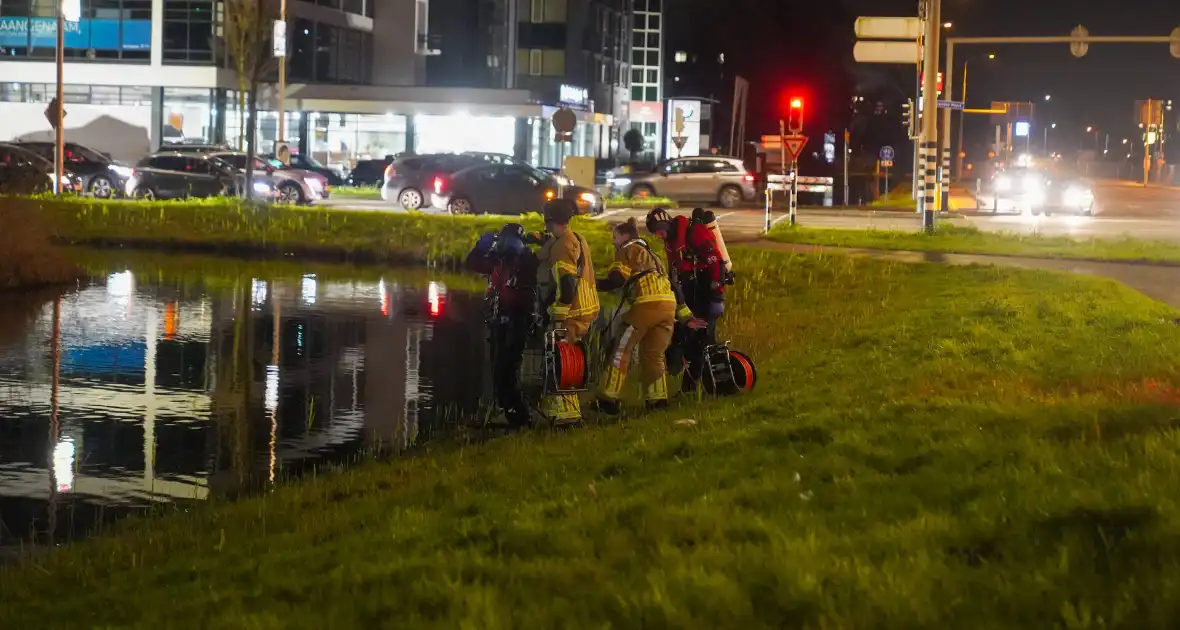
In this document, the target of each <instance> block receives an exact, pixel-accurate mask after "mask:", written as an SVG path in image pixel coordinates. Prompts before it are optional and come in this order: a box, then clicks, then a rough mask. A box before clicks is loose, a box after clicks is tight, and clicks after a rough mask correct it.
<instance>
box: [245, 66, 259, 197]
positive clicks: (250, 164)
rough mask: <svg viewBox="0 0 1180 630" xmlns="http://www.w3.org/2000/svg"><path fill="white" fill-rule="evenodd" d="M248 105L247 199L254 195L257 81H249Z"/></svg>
mask: <svg viewBox="0 0 1180 630" xmlns="http://www.w3.org/2000/svg"><path fill="white" fill-rule="evenodd" d="M249 98H250V101H249V102H250V105H249V111H248V112H247V114H246V115H247V118H246V192H245V197H246V198H247V199H249V198H251V197H253V196H254V155H255V151H256V147H255V146H254V142H255V139H256V138H257V137H258V82H256V81H255V82H251V83H250V95H249Z"/></svg>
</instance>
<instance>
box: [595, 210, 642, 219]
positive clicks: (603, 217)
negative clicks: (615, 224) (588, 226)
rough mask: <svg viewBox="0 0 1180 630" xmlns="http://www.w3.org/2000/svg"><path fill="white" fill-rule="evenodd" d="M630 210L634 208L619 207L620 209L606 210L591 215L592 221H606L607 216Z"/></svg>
mask: <svg viewBox="0 0 1180 630" xmlns="http://www.w3.org/2000/svg"><path fill="white" fill-rule="evenodd" d="M628 210H634V208H619V209H618V210H607V211H606V212H603V213H602V214H600V215H597V216H593V217H590V220H591V221H604V220H606V218H607V217H613V216H615V215H616V214H621V213H623V212H627V211H628Z"/></svg>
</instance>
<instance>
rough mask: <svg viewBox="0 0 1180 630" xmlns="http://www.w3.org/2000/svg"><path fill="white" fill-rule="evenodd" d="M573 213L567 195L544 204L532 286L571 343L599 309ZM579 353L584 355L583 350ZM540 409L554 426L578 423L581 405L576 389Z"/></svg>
mask: <svg viewBox="0 0 1180 630" xmlns="http://www.w3.org/2000/svg"><path fill="white" fill-rule="evenodd" d="M577 213H578V208H577V206H576V205H574V202H572V201H570V200H568V199H555V200H552V201H550V202H548V203H546V204H545V209H544V215H545V230H546V233H547V234H546V236H545V237H541V238H540V239H538V240H540V242H541V243H540V244H541V249H540V251H539V252H538V255H537V258H538V265H539V266H538V268H537V285H538V289H537V290H538V293H539V295H540V296H541V300H542V306H543V307H545V311H546V313H547V315H548V319H549V323H550V325H552V326H553V327H554V328H558V329H563V330H564V331H565V333H564V341H565V342H566V343H569V344H575V345H576V344H580V343H581V341H582V340H583V339H584V338H585V337H586V334H587V333H588V332H589V331H590V325H591V324H592V323H594V320H595V319H597V317H598V311H599V304H598V291H597V290H596V288H595V283H594V262H593V260H592V259H591V256H590V245H589V244H588V243H587V242H586V239H585V238H583V237H582V236H581V235H579V234H578V233H576V232H574V231H573V230H572V229H570V220H571V219H573V217H574V216H575V215H576V214H577ZM581 354H582V356H584V350H582V351H581ZM542 407H543V409H544V412H545V414H546V415H547V416H548V417H549V418H550V419H551V420H552V421H553V423H554V425H555V426H557V427H558V428H572V427H576V426H580V424H581V421H582V408H581V404H580V403H579V402H578V395H577V393H576V392H574V393H565V392H560V391H558V392H552V393H551V394H550V395H548V396H546V399H545V400H544V401H543V402H542Z"/></svg>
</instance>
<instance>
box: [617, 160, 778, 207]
mask: <svg viewBox="0 0 1180 630" xmlns="http://www.w3.org/2000/svg"><path fill="white" fill-rule="evenodd" d="M607 183H608V185H609V186H610V189H611V192H612V194H620V195H623V196H625V197H656V196H659V197H667V198H669V199H672V200H674V201H715V202H717V204H718V205H720V206H721V207H722V208H733V207H735V206H737V205H738V204H740V203H741V202H742V201H751V200H753V199H755V197H756V196H757V192H756V191H755V190H754V176H753V175H752V174H750V172H749V171H747V170H746V165H745V164H744V163H743V162H742V161H741V160H739V159H737V158H730V157H718V156H708V157H687V158H676V159H674V160H668V161H667V162H664V163H662V164H660V165H659V166H658V167H657V168H656V170H655V171H654V172H651V173H631V174H627V175H618V176H615V177H613V178H611V179H610V180H609V181H608V182H607Z"/></svg>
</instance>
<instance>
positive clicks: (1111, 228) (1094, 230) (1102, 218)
mask: <svg viewBox="0 0 1180 630" xmlns="http://www.w3.org/2000/svg"><path fill="white" fill-rule="evenodd" d="M1094 194H1095V199H1096V204H1097V209H1098V213H1097V215H1096V216H1093V217H1082V216H1051V217H1029V216H1014V215H999V216H992V215H990V214H987V213H979V212H976V211H975V210H974V199H973V198H972V197H971V196H970V195H960V194H956V195H954V196H953V197H952V200H951V205H952V208H954V209H955V210H954V211H953V212H952V213H951V214H950V215H948V216H947V217H944V218H940V220H945V221H950V222H951V223H953V224H955V225H962V226H969V225H970V226H975V227H978V228H979V229H981V230H986V231H994V232H1014V233H1021V234H1034V233H1039V234H1044V235H1053V236H1071V237H1074V238H1091V237H1103V238H1115V237H1120V236H1130V237H1134V238H1143V239H1154V240H1170V241H1176V242H1180V188H1168V187H1156V186H1152V187H1148V188H1144V187H1143V186H1140V185H1136V184H1132V183H1129V182H1115V181H1102V182H1098V183H1097V184H1096V185H1095V188H1094ZM324 206H325V207H334V208H350V209H358V210H373V211H386V212H396V210H393V209H391V207H390V206H389V204H386V203H385V202H383V201H381V200H365V199H352V198H340V199H332V200H330V201H329V202H328V203H326V204H324ZM712 210H713V211H714V212H715V213H716V215H717V217H718V220H719V222H720V224H721V226H722V227H723V228H724V229H725V230H726V234H740V235H743V236H752V235H755V234H758V233H760V232H761V231H762V227H763V224H764V221H765V219H766V217H765V214H764V212H763V211H762V210H755V209H740V210H725V209H721V208H713V209H712ZM680 212H681V213H685V214H687V212H688V211H687V210H681V211H680ZM646 214H647V211H646V210H638V209H637V210H609V211H607V212H606V213H605V214H604V215H602V217H601V220H606V221H611V222H615V221H624V220H626V219H628V218H630V217H635V218H637V219H639V220H641V221H642V219H643V217H644V216H645V215H646ZM786 219H787V216H786V213H785V212H783V211H781V210H776V211H775V212H773V213H772V214H771V218H770V220H771V222H772V224H776V225H777V224H779V223H781V222H783V221H785V220H786ZM797 219H798V224H799V225H801V226H806V227H817V228H837V229H864V228H875V229H881V230H906V231H917V230H920V229H921V227H922V224H921V218H920V217H919V216H918V215H916V214H914V213H910V212H895V211H869V210H865V211H861V210H834V209H809V208H803V209H801V210H799V212H798V216H797Z"/></svg>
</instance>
